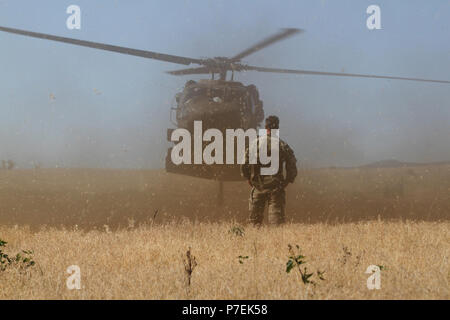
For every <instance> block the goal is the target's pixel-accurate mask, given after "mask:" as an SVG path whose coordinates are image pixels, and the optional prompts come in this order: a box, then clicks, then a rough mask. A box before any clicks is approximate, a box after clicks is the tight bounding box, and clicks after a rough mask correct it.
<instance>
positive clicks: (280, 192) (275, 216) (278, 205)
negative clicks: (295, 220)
mask: <svg viewBox="0 0 450 320" xmlns="http://www.w3.org/2000/svg"><path fill="white" fill-rule="evenodd" d="M268 201H269V223H270V224H273V225H280V224H283V223H284V222H285V212H284V209H285V206H286V193H285V191H284V189H277V190H274V191H272V192H271V193H270V197H269V199H268Z"/></svg>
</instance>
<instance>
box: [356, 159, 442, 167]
mask: <svg viewBox="0 0 450 320" xmlns="http://www.w3.org/2000/svg"><path fill="white" fill-rule="evenodd" d="M448 164H450V161H441V162H427V163H420V162H405V161H399V160H395V159H388V160H381V161H377V162H372V163H369V164H366V165H363V166H360V168H401V167H417V166H434V165H448Z"/></svg>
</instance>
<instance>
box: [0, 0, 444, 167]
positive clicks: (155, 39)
mask: <svg viewBox="0 0 450 320" xmlns="http://www.w3.org/2000/svg"><path fill="white" fill-rule="evenodd" d="M71 4H76V5H79V6H80V7H81V10H82V13H81V19H82V21H81V30H68V29H67V27H66V19H67V17H68V14H66V8H67V7H68V6H69V5H71ZM371 4H377V5H379V6H380V7H381V25H382V30H368V29H367V27H366V19H367V17H368V15H367V14H366V9H367V7H368V6H369V5H371ZM449 17H450V1H448V0H442V1H440V0H434V1H421V0H417V1H412V0H408V1H406V0H404V1H400V0H397V1H381V0H371V1H365V0H354V1H325V0H323V1H317V0H311V1H299V0H292V1H286V0H283V1H275V0H273V1H256V0H255V1H242V0H240V1H232V0H226V1H223V0H190V1H181V0H180V1H174V0H173V1H162V0H161V1H156V0H155V1H144V0H135V1H125V0H120V1H119V0H117V1H113V0H110V1H100V0H85V1H75V0H71V1H65V0H54V1H49V0H40V1H31V0H30V1H22V0H0V25H1V26H6V27H13V28H19V29H27V30H32V31H36V32H43V33H50V34H55V35H60V36H66V37H73V38H79V39H85V40H91V41H98V42H103V43H110V44H115V45H119V46H127V47H132V48H137V49H144V50H151V51H157V52H162V53H169V54H175V55H182V56H187V57H193V58H197V57H212V56H232V55H234V54H236V53H238V52H240V51H241V50H243V49H245V48H246V47H248V46H249V45H251V44H253V43H255V42H257V41H259V40H261V39H262V38H264V37H266V36H268V35H271V34H273V33H274V32H277V31H278V30H279V29H280V28H285V27H295V28H302V29H305V30H306V32H305V33H303V34H301V35H298V36H295V37H293V38H291V39H288V40H286V41H283V42H280V43H277V44H276V45H274V46H272V47H270V48H267V49H265V50H263V51H260V52H258V53H256V54H254V55H251V56H249V57H247V58H245V59H244V60H245V61H244V62H247V63H249V64H252V65H261V66H266V67H280V68H299V69H309V70H318V71H330V72H351V73H369V74H382V75H384V74H385V75H397V76H406V77H421V78H434V79H442V80H450V41H449V39H450V22H449V19H450V18H449ZM179 67H183V66H179V65H176V64H171V63H165V62H160V61H154V60H148V59H143V58H137V57H131V56H125V55H120V54H116V53H109V52H104V51H98V50H94V49H88V48H82V47H75V46H71V45H67V44H60V43H55V42H50V41H45V40H39V39H32V38H26V37H22V36H18V35H11V34H6V33H3V32H0V158H1V159H6V158H11V159H14V160H16V161H17V162H18V163H19V165H20V166H21V167H25V166H30V165H31V163H32V162H34V161H36V162H40V163H42V164H43V165H44V166H65V167H72V166H77V167H79V166H81V167H126V168H134V167H136V168H143V167H145V168H160V167H163V166H164V157H165V153H166V149H167V146H168V143H167V142H166V128H167V127H171V124H170V121H169V108H170V106H171V104H172V103H173V102H174V101H173V97H174V95H175V94H176V93H177V92H178V90H180V89H181V87H182V86H183V84H184V83H185V82H186V81H187V80H188V79H189V78H187V77H175V76H171V75H168V74H165V73H164V72H165V71H167V70H175V69H177V68H179ZM194 78H195V79H197V78H199V77H194ZM236 79H237V80H239V81H242V82H244V83H245V84H250V83H253V84H255V85H256V86H257V87H258V88H259V91H260V95H261V97H262V99H263V100H264V106H265V111H266V115H268V114H277V115H279V117H280V119H281V135H282V137H283V138H284V139H285V140H286V141H287V142H288V143H289V144H290V145H291V146H292V147H293V149H294V150H295V153H296V155H297V158H298V160H299V161H300V162H303V163H308V164H312V165H316V166H324V165H326V166H328V165H338V166H339V165H359V164H363V163H367V162H371V161H376V160H381V159H387V158H395V159H399V160H404V161H443V160H450V139H449V137H450V126H449V123H450V85H445V84H429V83H415V82H406V81H405V82H400V81H394V80H375V79H354V78H352V79H345V78H336V77H326V78H325V77H318V76H295V75H278V74H263V73H255V72H248V73H245V74H239V75H237V77H236Z"/></svg>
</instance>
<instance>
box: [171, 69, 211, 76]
mask: <svg viewBox="0 0 450 320" xmlns="http://www.w3.org/2000/svg"><path fill="white" fill-rule="evenodd" d="M167 73H168V74H171V75H174V76H183V75H188V74H208V73H211V70H209V69H208V68H206V67H199V68H190V69H181V70H174V71H167Z"/></svg>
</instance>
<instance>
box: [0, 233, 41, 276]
mask: <svg viewBox="0 0 450 320" xmlns="http://www.w3.org/2000/svg"><path fill="white" fill-rule="evenodd" d="M7 243H8V242H6V241H4V240H1V239H0V271H5V270H6V269H7V268H9V267H16V268H18V269H19V270H21V271H22V270H25V269H28V268H30V267H32V266H34V265H35V264H36V262H35V261H34V260H33V259H34V258H33V253H34V252H33V251H32V250H22V251H21V252H19V253H17V254H16V255H15V256H14V257H10V256H9V255H8V254H6V253H5V252H4V251H3V249H4V248H5V247H6V244H7Z"/></svg>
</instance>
